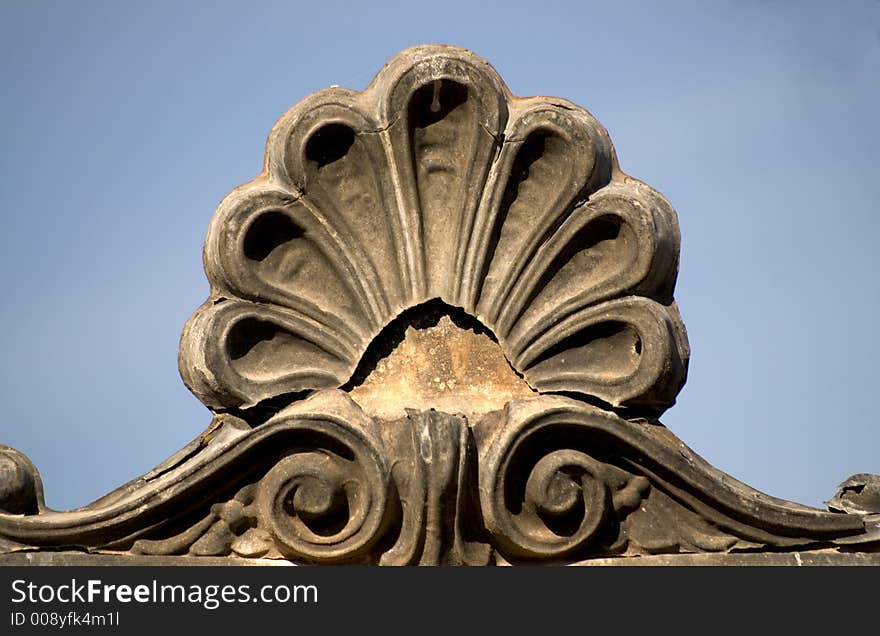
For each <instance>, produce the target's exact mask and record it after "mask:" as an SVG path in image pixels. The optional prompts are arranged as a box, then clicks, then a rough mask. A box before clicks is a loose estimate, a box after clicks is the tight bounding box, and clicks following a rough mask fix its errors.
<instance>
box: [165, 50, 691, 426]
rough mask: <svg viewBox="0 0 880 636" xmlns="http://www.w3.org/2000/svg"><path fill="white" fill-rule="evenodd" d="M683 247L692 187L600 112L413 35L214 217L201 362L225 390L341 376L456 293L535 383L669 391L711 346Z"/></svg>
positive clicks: (295, 132)
mask: <svg viewBox="0 0 880 636" xmlns="http://www.w3.org/2000/svg"><path fill="white" fill-rule="evenodd" d="M678 247H679V233H678V225H677V221H676V217H675V212H674V211H673V210H672V208H671V206H670V205H669V204H668V203H667V202H666V200H665V199H664V198H663V197H662V196H661V195H660V194H659V193H657V192H656V191H654V190H652V189H651V188H650V187H648V186H647V185H645V184H643V183H640V182H639V181H636V180H635V179H633V178H631V177H629V176H627V175H625V174H624V173H623V172H621V171H620V169H619V167H618V165H617V159H616V157H615V155H614V149H613V147H612V145H611V140H610V139H609V138H608V134H607V132H606V131H605V129H604V128H602V126H601V125H600V124H599V123H598V122H597V121H596V120H595V119H594V118H593V117H592V116H591V115H590V114H589V113H588V112H587V111H585V110H584V109H582V108H580V107H579V106H576V105H575V104H572V103H570V102H567V101H565V100H561V99H558V98H546V97H531V98H516V97H513V96H512V95H511V94H510V92H509V91H508V90H507V88H506V87H505V86H504V84H503V82H502V81H501V78H499V77H498V75H497V73H496V72H495V70H494V69H493V68H492V67H491V66H489V64H487V63H486V62H485V61H484V60H482V59H480V58H478V57H477V56H475V55H473V54H472V53H470V52H468V51H464V50H461V49H456V48H452V47H419V48H415V49H410V50H407V51H404V52H403V53H401V54H400V55H398V56H397V57H395V58H394V60H392V61H391V62H389V63H388V64H387V65H386V66H385V68H383V69H382V71H381V72H380V73H379V75H378V76H377V77H376V79H375V80H374V81H373V83H372V84H371V85H370V86H369V88H367V90H366V91H364V92H363V93H356V92H353V91H350V90H346V89H342V88H331V89H327V90H325V91H320V92H318V93H315V94H314V95H311V96H309V97H308V98H307V99H305V100H303V101H302V102H300V103H299V104H297V105H296V106H294V107H293V108H292V109H291V110H290V111H289V112H288V113H287V114H285V115H284V116H283V117H282V118H281V119H280V120H279V121H278V123H277V124H276V125H275V127H274V129H273V130H272V133H271V134H270V136H269V141H268V144H267V149H266V163H265V170H264V171H263V173H261V174H260V175H259V176H258V177H257V178H256V179H254V180H253V181H251V182H250V183H247V184H245V185H243V186H241V187H239V188H236V189H235V190H234V191H233V192H232V193H231V194H230V195H229V196H228V197H227V198H226V199H225V200H224V201H223V202H222V203H221V204H220V207H219V208H218V210H217V214H216V215H215V217H214V220H213V221H212V223H211V227H210V229H209V231H208V237H207V241H206V244H205V271H206V272H207V275H208V279H209V280H210V282H211V296H210V298H208V300H207V301H206V302H205V303H204V304H203V305H202V307H201V308H200V309H199V310H198V311H197V312H196V313H195V314H194V315H193V316H192V318H190V320H189V322H188V323H187V326H186V329H185V331H184V334H183V338H182V341H181V350H180V370H181V374H182V376H183V378H184V381H185V382H186V384H187V386H189V387H190V388H191V389H192V390H193V392H194V393H195V394H196V395H197V396H198V397H199V399H201V400H202V401H203V402H204V403H205V404H206V405H208V406H209V407H210V408H212V409H214V410H215V411H221V410H224V409H230V408H248V407H253V406H254V405H256V404H259V403H262V402H267V401H268V402H272V401H273V400H276V399H278V397H279V396H284V395H287V394H291V393H299V392H302V391H308V390H314V389H320V388H332V387H340V386H342V385H344V384H345V383H346V382H347V381H348V380H349V378H350V377H351V376H352V374H353V373H354V371H355V368H356V366H357V365H358V363H359V361H360V360H361V358H362V356H363V355H364V352H365V351H366V350H367V347H368V346H369V345H370V343H371V342H372V341H373V340H374V339H375V338H376V336H377V334H379V333H380V331H381V330H382V329H383V328H385V327H386V325H388V324H389V323H390V322H391V321H392V320H394V319H395V317H397V316H398V315H399V314H400V313H401V312H403V311H404V310H407V309H410V308H412V307H414V306H417V305H419V304H421V303H424V302H426V301H429V300H432V299H439V300H441V301H443V302H445V303H447V304H449V305H451V306H454V307H460V308H462V309H463V310H464V312H466V313H467V314H470V315H471V316H474V317H476V319H477V320H478V321H479V322H480V323H482V324H483V325H485V327H487V328H488V329H490V330H491V331H492V332H493V333H494V336H495V337H496V338H497V341H498V343H499V344H500V346H501V350H502V351H503V353H504V355H505V356H506V357H507V359H508V360H509V361H510V363H511V364H512V366H513V368H514V369H515V370H516V371H517V372H518V373H520V374H521V375H522V376H523V377H524V378H525V380H526V381H527V382H528V383H529V384H530V385H531V387H532V388H534V389H535V390H538V391H568V392H575V393H579V394H583V395H590V396H594V397H596V398H598V399H600V400H603V401H605V402H607V403H609V404H611V405H614V406H634V407H644V408H650V409H652V410H654V411H657V412H659V411H662V410H664V409H665V408H667V407H668V406H669V405H670V404H672V402H673V401H674V399H675V396H676V394H677V393H678V391H679V389H680V388H681V386H682V384H683V383H684V379H685V374H686V370H687V360H688V356H689V352H688V346H687V339H686V337H685V332H684V327H683V326H682V323H681V320H680V318H679V315H678V311H677V309H676V306H675V304H674V303H673V302H672V290H673V287H674V283H675V276H676V272H677V266H678Z"/></svg>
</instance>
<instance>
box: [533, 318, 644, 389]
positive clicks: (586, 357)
mask: <svg viewBox="0 0 880 636" xmlns="http://www.w3.org/2000/svg"><path fill="white" fill-rule="evenodd" d="M641 353H642V339H641V338H640V337H639V334H638V332H637V331H636V329H635V328H634V327H632V326H631V325H628V324H626V323H624V322H618V321H608V322H602V323H599V324H595V325H590V326H589V327H586V328H585V329H581V330H580V331H578V332H577V333H574V334H572V335H571V336H569V337H568V338H565V339H563V340H562V341H560V342H558V343H557V344H555V345H553V346H552V347H549V348H548V349H547V350H546V351H544V352H543V353H541V355H540V356H538V357H537V358H536V359H535V361H534V362H533V363H532V364H531V365H529V367H527V368H526V369H525V372H526V374H527V375H528V376H530V377H534V378H538V377H544V376H552V375H558V374H562V373H571V372H576V373H578V374H580V375H585V376H587V377H590V378H595V379H597V380H600V381H601V380H606V381H613V380H616V379H623V378H625V377H627V376H628V375H630V374H631V373H633V372H635V370H636V369H637V368H638V365H639V356H640V355H641Z"/></svg>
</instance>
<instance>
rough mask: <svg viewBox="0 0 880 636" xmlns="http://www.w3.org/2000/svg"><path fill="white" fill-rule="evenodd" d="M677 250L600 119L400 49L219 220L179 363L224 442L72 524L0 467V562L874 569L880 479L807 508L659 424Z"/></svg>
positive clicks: (461, 60)
mask: <svg viewBox="0 0 880 636" xmlns="http://www.w3.org/2000/svg"><path fill="white" fill-rule="evenodd" d="M678 249H679V235H678V226H677V220H676V216H675V213H674V211H673V210H672V208H671V207H670V206H669V204H668V203H667V202H666V200H665V199H664V198H663V197H662V196H661V195H660V194H658V193H657V192H655V191H654V190H652V189H651V188H650V187H648V186H646V185H645V184H643V183H640V182H638V181H636V180H635V179H632V178H631V177H629V176H627V175H625V174H623V173H622V172H621V171H620V169H619V167H618V165H617V160H616V157H615V155H614V150H613V147H612V145H611V141H610V139H609V138H608V135H607V133H606V132H605V130H604V129H603V128H602V127H601V125H599V123H598V122H596V121H595V119H593V117H592V116H591V115H590V114H589V113H587V112H586V111H585V110H583V109H582V108H580V107H578V106H576V105H574V104H571V103H569V102H566V101H564V100H560V99H557V98H547V97H533V98H516V97H514V96H512V95H511V93H510V92H509V91H508V90H507V88H506V87H505V86H504V84H503V82H502V81H501V79H500V78H499V77H498V75H497V74H496V73H495V71H494V70H493V69H492V68H491V67H490V66H489V65H488V64H487V63H486V62H485V61H483V60H481V59H480V58H478V57H476V56H475V55H473V54H472V53H470V52H468V51H464V50H461V49H456V48H452V47H418V48H415V49H410V50H407V51H404V52H403V53H401V54H400V55H398V56H397V57H395V58H394V59H393V60H392V61H391V62H389V63H388V64H387V65H386V66H385V68H383V69H382V71H381V72H380V73H379V75H378V76H377V77H376V79H375V80H374V81H373V83H372V84H371V85H370V87H369V88H368V89H367V90H366V91H364V92H363V93H356V92H353V91H349V90H345V89H339V88H331V89H328V90H326V91H321V92H319V93H316V94H314V95H312V96H310V97H308V98H306V99H305V100H303V101H302V102H301V103H300V104H298V105H297V106H295V107H294V108H292V109H291V110H290V111H289V112H288V113H287V114H285V115H284V116H283V117H282V118H281V119H280V120H279V122H278V123H277V124H276V126H275V127H274V129H273V130H272V133H271V134H270V137H269V141H268V144H267V151H266V163H265V168H264V171H263V172H262V173H261V174H260V175H259V176H258V177H257V178H255V179H254V180H253V181H251V182H249V183H247V184H245V185H243V186H241V187H239V188H237V189H236V190H234V191H233V192H232V193H231V194H230V195H229V196H228V197H226V199H224V201H223V202H222V203H221V204H220V206H219V208H218V210H217V213H216V215H215V217H214V219H213V221H212V223H211V226H210V228H209V232H208V237H207V239H206V245H205V271H206V273H207V276H208V279H209V281H210V283H211V294H210V297H209V298H208V299H207V300H206V301H205V303H204V304H203V305H202V306H201V307H200V308H199V309H198V310H197V311H196V312H195V313H194V314H193V316H192V317H191V318H190V319H189V321H188V322H187V324H186V326H185V328H184V333H183V336H182V339H181V348H180V371H181V375H182V376H183V379H184V381H185V382H186V384H187V386H189V387H190V388H191V389H192V391H193V392H194V393H195V394H196V395H197V396H198V397H199V398H200V399H201V400H202V401H203V402H204V403H205V404H206V405H207V406H208V407H209V408H210V409H211V410H212V411H213V412H214V419H213V421H212V422H211V425H210V426H209V428H208V429H207V430H206V431H205V432H204V433H202V435H200V436H199V437H198V438H197V439H196V440H193V442H191V443H190V444H189V445H187V446H186V447H184V448H183V449H182V450H181V451H180V452H179V453H177V454H176V455H175V456H173V457H171V458H170V459H168V460H167V461H166V462H164V463H163V464H161V465H160V466H158V467H157V468H156V469H155V470H153V471H151V472H150V473H148V474H147V475H144V476H143V477H141V478H138V479H136V480H134V481H132V482H131V483H129V484H126V485H124V486H121V487H120V488H118V489H117V490H115V491H113V492H111V493H109V494H108V495H106V496H104V497H102V498H101V499H99V500H97V501H95V502H93V503H92V504H89V505H88V506H85V507H83V508H81V509H78V510H74V511H70V512H57V511H53V510H50V509H47V508H46V506H45V503H44V500H43V493H42V486H41V484H40V478H39V474H38V473H37V471H36V468H34V467H33V465H32V464H31V463H30V462H29V461H28V460H27V458H25V457H24V456H23V455H21V454H20V453H17V451H14V450H13V449H7V448H3V449H0V553H5V555H4V556H2V558H0V563H4V562H5V563H14V562H35V563H46V562H53V563H58V564H63V563H69V564H74V563H79V562H80V561H82V560H84V559H85V560H88V559H90V558H94V559H100V560H101V561H102V562H107V563H120V564H125V563H135V562H136V563H143V564H147V563H159V564H172V563H191V562H202V563H212V564H214V563H224V562H230V563H253V562H257V563H261V564H263V563H277V562H282V563H303V564H323V563H328V564H330V563H332V564H340V563H348V564H381V565H417V564H418V565H436V564H455V565H486V564H499V565H515V564H536V563H548V564H596V565H599V564H605V563H627V564H639V565H641V564H699V563H705V564H755V565H760V564H766V565H785V564H791V565H801V564H808V563H812V564H855V563H864V564H868V563H875V564H876V563H877V556H876V555H877V550H878V549H880V515H876V514H872V513H875V512H877V507H876V505H875V504H876V501H875V500H876V483H877V482H876V480H877V479H878V478H877V477H874V476H870V475H859V476H856V477H857V478H858V483H856V482H855V481H852V480H851V483H850V482H848V483H847V484H844V485H843V486H844V487H843V489H842V491H841V492H840V493H839V494H838V496H837V497H835V498H834V500H832V502H830V504H829V505H830V506H831V507H832V511H823V510H817V509H814V508H808V507H805V506H801V505H798V504H796V503H793V502H788V501H783V500H779V499H776V498H773V497H768V496H767V495H764V494H762V493H759V492H757V491H755V490H753V489H751V488H749V487H748V486H746V485H744V484H741V483H740V482H738V481H736V480H735V479H733V478H731V477H730V476H728V475H725V474H723V473H721V472H720V471H718V470H716V469H715V468H713V467H712V466H710V465H709V464H708V463H706V462H705V461H704V460H702V459H701V458H700V457H698V456H697V455H695V454H694V453H693V452H692V451H690V449H688V448H687V447H686V446H685V445H684V444H683V443H682V442H681V441H680V440H678V438H676V437H675V436H674V435H673V434H672V433H671V432H670V431H668V430H667V429H665V428H664V427H663V426H662V424H660V423H659V421H657V419H656V418H657V417H658V416H659V414H661V413H662V412H663V411H664V410H665V409H666V408H668V407H669V406H671V405H672V403H673V402H674V400H675V397H676V395H677V393H678V391H679V390H680V388H681V386H682V384H683V383H684V380H685V376H686V372H687V363H688V357H689V350H688V345H687V338H686V336H685V331H684V326H683V324H682V322H681V319H680V317H679V314H678V310H677V307H676V304H675V302H674V300H673V290H674V285H675V277H676V273H677V268H678ZM40 548H43V549H51V550H53V551H57V552H58V553H57V554H56V555H55V556H47V555H46V554H43V553H39V552H36V553H35V552H34V550H37V549H40ZM84 553H89V554H88V555H86V554H84ZM89 555H95V556H89Z"/></svg>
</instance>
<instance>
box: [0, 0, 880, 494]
mask: <svg viewBox="0 0 880 636" xmlns="http://www.w3.org/2000/svg"><path fill="white" fill-rule="evenodd" d="M424 43H445V44H454V45H458V46H462V47H466V48H469V49H471V50H473V51H474V52H476V53H477V54H479V55H481V56H483V57H484V58H486V59H488V60H489V61H490V62H491V63H492V64H493V65H494V66H495V68H496V69H498V71H499V72H500V73H501V76H502V77H503V78H504V79H505V81H506V82H507V84H508V85H509V86H510V88H511V90H512V91H513V92H514V93H515V94H517V95H533V94H547V95H557V96H562V97H566V98H568V99H571V100H572V101H574V102H576V103H578V104H580V105H582V106H584V107H585V108H587V109H588V110H590V111H591V112H592V113H593V114H594V115H595V116H596V117H597V118H598V119H599V121H601V122H602V123H603V124H604V125H605V126H606V127H607V129H608V131H609V132H610V134H611V137H612V140H613V141H614V143H615V146H616V148H617V152H618V155H619V158H620V163H621V167H622V168H623V169H624V170H625V171H626V172H628V173H630V174H632V175H633V176H635V177H637V178H639V179H641V180H643V181H645V182H647V183H649V184H651V185H652V186H653V187H655V188H657V189H658V190H660V191H661V192H662V193H664V194H665V195H666V197H667V198H668V199H669V200H670V202H671V203H672V204H673V206H674V207H675V208H676V210H677V212H678V215H679V221H680V225H681V232H682V240H683V246H682V258H681V272H680V274H679V282H678V288H677V293H676V296H677V299H678V302H679V305H680V308H681V312H682V316H683V318H684V321H685V324H686V325H687V328H688V333H689V337H690V343H691V347H692V349H693V355H692V359H691V364H690V376H689V379H688V383H687V385H686V386H685V388H684V390H683V391H682V393H681V394H680V396H679V400H678V404H677V405H676V406H675V407H673V408H672V409H671V410H670V411H669V412H668V413H667V414H666V415H665V416H664V418H663V421H664V423H665V424H666V425H667V426H668V427H669V428H671V429H672V430H673V431H674V432H675V433H676V434H677V435H678V436H679V437H681V438H682V439H683V440H684V441H685V442H686V443H687V444H688V445H690V446H691V447H692V448H694V449H695V450H696V451H697V452H698V453H700V454H701V455H703V456H704V457H705V458H706V459H707V460H709V461H710V462H712V463H713V464H715V465H716V466H717V467H718V468H720V469H722V470H724V471H726V472H728V473H730V474H732V475H733V476H735V477H737V478H738V479H740V480H742V481H745V482H746V483H748V484H750V485H751V486H753V487H755V488H758V489H759V490H762V491H764V492H766V493H768V494H771V495H775V496H778V497H783V498H786V499H792V500H795V501H798V502H801V503H806V504H809V505H814V506H819V507H821V506H823V502H824V501H825V500H827V499H828V498H830V497H831V495H833V494H834V491H835V489H836V487H837V484H838V483H839V482H840V481H842V480H843V479H845V478H846V477H847V476H849V475H850V474H853V473H857V472H874V473H880V422H878V418H877V415H876V411H877V408H876V404H877V396H878V393H880V389H878V385H880V366H878V360H880V338H878V336H877V323H878V318H877V317H878V313H880V312H878V310H880V280H878V272H880V221H878V212H880V209H878V201H880V121H878V112H880V111H878V108H880V107H878V104H880V3H878V2H875V1H867V0H866V1H861V2H860V1H856V0H853V1H847V0H845V1H842V2H836V3H832V2H795V1H793V0H792V1H790V2H765V1H760V2H759V1H754V2H746V1H742V0H740V1H730V2H721V1H719V2H663V3H659V2H658V3H655V2H607V1H603V2H586V1H583V0H579V1H573V2H553V1H551V0H536V1H534V2H477V1H474V0H470V1H467V2H457V1H451V0H447V1H444V2H431V3H419V2H412V1H410V2H378V1H374V2H364V3H361V4H355V3H348V4H346V3H338V2H332V1H330V0H323V1H321V2H259V1H248V2H244V1H241V2H148V3H147V2H88V1H79V2H61V1H59V2H43V1H34V0H28V1H27V2H18V1H13V2H10V1H9V0H2V2H0V90H2V99H0V130H2V144H0V215H2V231H0V289H2V300H0V356H2V365H0V404H2V409H0V443H6V444H9V445H11V446H14V447H16V448H18V449H19V450H21V451H23V452H25V453H26V454H27V455H29V456H30V457H31V459H32V460H33V461H34V462H35V463H36V464H37V466H38V467H39V469H40V471H41V472H42V475H43V480H44V485H45V488H46V496H47V502H48V503H49V505H50V506H53V507H56V508H62V509H64V508H72V507H77V506H81V505H84V504H86V503H88V502H89V501H91V500H93V499H96V498H97V497H99V496H100V495H103V494H104V493H105V492H107V491H109V490H111V489H112V488H114V487H116V486H118V485H120V484H122V483H124V482H125V481H128V480H129V479H132V478H134V477H136V476H138V475H140V474H142V473H144V472H146V471H147V470H149V469H150V468H152V467H153V466H155V465H156V464H158V463H159V462H161V461H162V460H164V459H165V458H166V457H167V456H168V455H170V454H172V453H173V452H175V451H176V450H178V449H179V448H180V447H181V446H183V445H184V444H185V443H186V442H188V441H189V440H190V439H192V438H193V437H195V436H196V435H197V434H198V433H199V432H200V431H202V430H203V429H204V428H205V427H206V426H207V425H208V423H209V421H210V414H209V412H208V411H207V409H206V408H205V407H204V406H202V405H201V404H200V403H199V402H198V401H197V400H196V399H195V397H193V396H192V395H191V394H190V393H189V391H188V390H187V389H186V387H184V385H183V383H182V382H181V380H180V377H179V375H178V372H177V346H178V339H179V336H180V332H181V329H182V327H183V324H184V322H185V320H186V319H187V317H188V316H189V315H190V313H192V311H193V310H194V309H195V308H196V307H197V306H198V305H199V304H200V303H201V302H202V301H203V300H204V299H205V298H206V297H207V294H208V285H207V282H206V280H205V277H204V274H203V271H202V263H201V250H202V242H203V240H204V236H205V232H206V230H207V227H208V222H209V220H210V218H211V215H212V214H213V212H214V208H215V207H216V205H217V203H218V202H219V201H220V200H221V199H222V198H223V196H224V195H225V194H226V193H227V192H228V191H229V190H231V189H232V188H233V187H234V186H236V185H238V184H240V183H243V182H245V181H248V180H249V179H251V178H252V177H253V176H254V175H255V174H256V173H258V172H259V170H260V168H261V165H262V159H263V146H264V142H265V137H266V135H267V133H268V132H269V129H270V128H271V126H272V124H273V123H274V122H275V120H276V119H277V118H278V117H279V116H280V115H281V114H282V113H283V112H284V111H285V110H287V109H288V108H289V107H290V106H292V105H293V104H294V103H296V102H297V101H299V100H300V99H301V98H303V97H305V96H306V95H308V94H309V93H311V92H313V91H315V90H318V89H320V88H324V87H327V86H329V85H331V84H338V85H341V86H346V87H350V88H355V89H363V88H364V87H365V86H366V85H367V83H368V82H369V80H370V79H371V78H372V77H373V75H374V74H375V73H376V71H378V70H379V68H380V67H381V66H382V64H383V63H384V62H385V61H386V60H387V59H388V58H390V57H391V56H392V55H394V54H395V53H397V52H398V51H399V50H401V49H403V48H406V47H408V46H412V45H416V44H424Z"/></svg>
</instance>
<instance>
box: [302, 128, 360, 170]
mask: <svg viewBox="0 0 880 636" xmlns="http://www.w3.org/2000/svg"><path fill="white" fill-rule="evenodd" d="M354 140H355V133H354V131H353V130H352V129H351V128H349V127H348V126H345V125H343V124H327V125H326V126H322V127H321V128H319V129H318V130H317V131H316V132H315V133H314V134H313V135H312V136H311V137H309V140H308V142H307V143H306V159H308V160H309V161H312V162H314V163H315V164H317V167H318V169H320V168H323V167H324V166H326V165H328V164H331V163H333V162H334V161H339V160H340V159H342V158H343V157H344V156H345V155H346V154H348V151H349V149H350V148H351V147H352V145H354Z"/></svg>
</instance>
